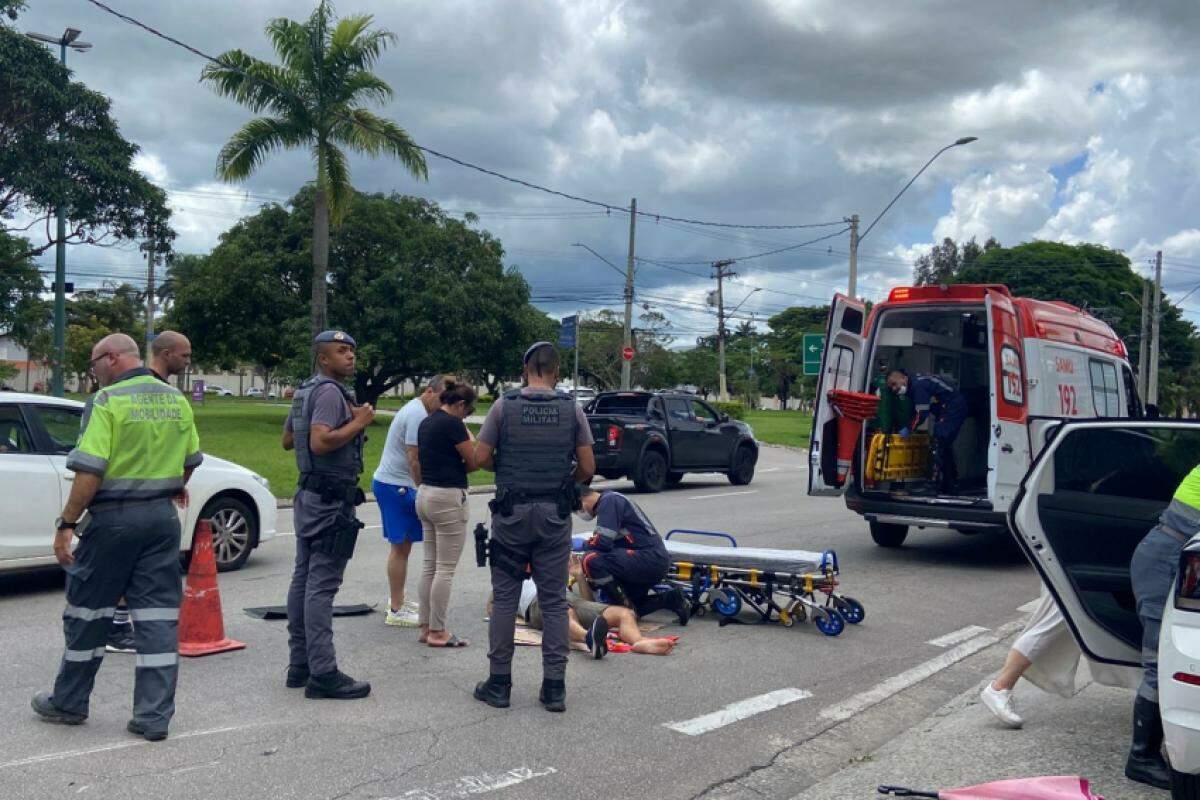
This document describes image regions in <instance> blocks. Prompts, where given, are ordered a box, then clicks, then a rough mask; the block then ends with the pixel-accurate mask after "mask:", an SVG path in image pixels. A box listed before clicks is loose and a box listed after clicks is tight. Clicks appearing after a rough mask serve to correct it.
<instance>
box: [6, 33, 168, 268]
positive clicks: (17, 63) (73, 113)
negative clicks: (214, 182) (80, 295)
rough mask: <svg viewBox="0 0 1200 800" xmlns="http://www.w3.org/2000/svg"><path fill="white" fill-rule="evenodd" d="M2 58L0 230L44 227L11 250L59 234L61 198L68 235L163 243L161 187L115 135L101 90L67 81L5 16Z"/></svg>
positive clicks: (51, 241)
mask: <svg viewBox="0 0 1200 800" xmlns="http://www.w3.org/2000/svg"><path fill="white" fill-rule="evenodd" d="M0 65H2V66H0V232H7V233H12V234H21V233H25V232H29V231H35V230H36V231H41V230H44V231H46V234H45V238H44V240H41V239H40V237H39V241H38V242H28V243H27V244H28V246H27V249H26V251H25V252H24V253H23V254H18V255H23V256H33V255H38V254H41V253H44V252H46V251H47V250H49V249H50V248H52V247H54V246H55V245H56V244H57V243H58V241H59V240H58V234H57V231H56V228H55V226H53V225H51V224H50V219H51V218H52V217H54V216H55V215H56V214H57V209H58V208H60V207H61V208H63V209H64V211H65V214H66V218H67V227H66V235H65V237H64V238H63V241H64V242H65V243H67V244H80V243H86V244H101V245H105V244H116V243H119V242H122V241H130V240H140V241H144V240H146V239H152V246H153V247H155V249H156V250H158V251H159V252H165V251H167V250H169V249H170V243H171V240H172V239H173V238H174V235H175V234H174V231H172V230H171V228H170V225H169V224H168V221H169V219H170V210H169V209H168V208H167V203H166V194H165V193H164V192H163V191H162V190H161V189H159V188H158V187H156V186H154V185H153V184H151V183H150V182H149V181H148V180H146V178H145V176H143V175H142V174H141V173H140V172H138V171H137V170H136V169H134V168H133V157H134V155H136V154H137V150H138V148H137V146H136V145H134V144H131V143H130V142H128V141H126V140H125V139H124V138H122V136H121V134H120V131H119V130H118V128H117V123H116V122H115V121H114V120H113V118H112V116H111V115H110V113H109V106H110V104H109V100H108V98H107V97H105V96H104V95H102V94H99V93H97V92H93V91H91V90H89V89H88V88H87V87H85V86H84V85H83V84H82V83H75V82H72V81H71V80H70V77H71V73H70V72H69V71H68V70H67V69H66V67H64V66H63V65H61V64H60V63H59V62H58V59H56V58H55V57H54V56H53V55H51V53H50V51H49V50H47V49H46V48H45V47H44V46H42V45H40V44H37V43H35V42H33V41H30V40H29V39H27V38H26V37H24V36H22V35H21V34H20V33H18V32H17V31H14V30H12V29H11V28H9V27H8V26H6V25H0ZM18 210H20V211H21V212H22V213H21V214H20V215H17V213H16V212H17V211H18ZM31 218H32V219H31ZM18 220H19V221H18Z"/></svg>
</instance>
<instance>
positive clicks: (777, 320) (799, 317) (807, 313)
mask: <svg viewBox="0 0 1200 800" xmlns="http://www.w3.org/2000/svg"><path fill="white" fill-rule="evenodd" d="M828 319H829V306H793V307H791V308H788V309H785V310H783V311H781V312H779V313H778V314H776V315H775V316H773V317H771V318H770V319H769V320H767V325H768V327H770V329H771V330H770V333H769V334H768V335H767V337H766V341H767V348H766V361H767V374H766V375H765V376H764V378H765V379H766V380H768V381H769V382H770V384H771V388H772V390H773V392H774V394H775V396H776V397H778V398H779V400H780V402H781V403H783V405H784V406H786V405H787V402H788V399H789V398H790V397H791V396H792V395H793V394H794V391H793V390H794V389H795V388H796V387H797V386H799V387H800V388H801V390H802V391H804V392H805V394H806V395H807V396H811V394H812V391H813V389H814V388H815V376H808V377H806V376H805V375H804V374H803V373H804V334H806V333H824V332H825V328H826V325H827V322H828Z"/></svg>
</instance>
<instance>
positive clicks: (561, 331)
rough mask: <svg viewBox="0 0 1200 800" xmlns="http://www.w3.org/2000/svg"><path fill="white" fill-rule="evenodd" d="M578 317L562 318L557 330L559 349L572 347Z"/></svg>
mask: <svg viewBox="0 0 1200 800" xmlns="http://www.w3.org/2000/svg"><path fill="white" fill-rule="evenodd" d="M578 323H579V317H578V316H577V315H575V314H572V315H571V316H569V317H563V318H562V323H561V324H560V325H559V328H558V346H559V347H574V346H575V333H576V328H577V327H578Z"/></svg>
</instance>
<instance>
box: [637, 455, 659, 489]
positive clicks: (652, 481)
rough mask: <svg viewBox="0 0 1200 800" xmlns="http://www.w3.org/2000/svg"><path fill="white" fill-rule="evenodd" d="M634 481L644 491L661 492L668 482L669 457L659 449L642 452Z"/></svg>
mask: <svg viewBox="0 0 1200 800" xmlns="http://www.w3.org/2000/svg"><path fill="white" fill-rule="evenodd" d="M633 483H634V485H635V486H637V488H638V489H639V490H641V491H643V492H661V491H662V490H663V487H664V486H666V484H667V459H666V458H664V457H663V454H662V453H660V452H658V451H657V450H647V451H646V452H645V453H643V454H642V461H641V463H640V464H638V468H637V473H636V474H634V476H633Z"/></svg>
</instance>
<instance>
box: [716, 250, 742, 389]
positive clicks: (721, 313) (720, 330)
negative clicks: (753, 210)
mask: <svg viewBox="0 0 1200 800" xmlns="http://www.w3.org/2000/svg"><path fill="white" fill-rule="evenodd" d="M731 266H733V262H732V261H718V262H716V263H715V264H713V269H715V270H716V271H717V276H716V277H717V373H718V378H717V379H718V381H719V389H718V391H717V399H718V400H720V401H721V402H722V403H728V402H729V388H728V386H727V385H726V383H725V286H724V281H725V279H726V278H732V277H733V276H734V275H736V274H737V273H736V272H734V271H732V270H730V269H729V267H731Z"/></svg>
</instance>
